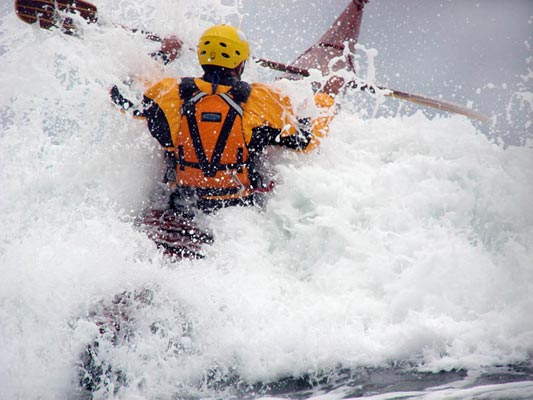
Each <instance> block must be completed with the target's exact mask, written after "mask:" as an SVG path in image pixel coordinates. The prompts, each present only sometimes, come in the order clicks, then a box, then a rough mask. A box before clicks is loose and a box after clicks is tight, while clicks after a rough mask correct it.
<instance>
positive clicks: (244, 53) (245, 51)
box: [198, 25, 250, 69]
mask: <svg viewBox="0 0 533 400" xmlns="http://www.w3.org/2000/svg"><path fill="white" fill-rule="evenodd" d="M249 57H250V44H249V43H248V41H247V40H246V36H244V33H242V32H241V31H240V30H238V29H237V28H234V27H233V26H230V25H215V26H213V27H211V28H209V29H208V30H206V31H205V32H204V33H203V34H202V37H201V38H200V42H199V43H198V60H199V61H200V64H201V65H218V66H219V67H226V68H230V69H233V68H236V67H238V66H239V64H241V63H242V62H243V61H246V60H248V58H249Z"/></svg>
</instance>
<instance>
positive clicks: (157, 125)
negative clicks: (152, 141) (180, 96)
mask: <svg viewBox="0 0 533 400" xmlns="http://www.w3.org/2000/svg"><path fill="white" fill-rule="evenodd" d="M143 105H144V110H143V114H144V117H145V118H146V122H147V124H148V129H149V130H150V133H151V134H152V136H153V137H154V138H156V139H157V141H158V142H159V144H160V145H161V146H163V147H171V146H172V145H173V144H172V136H171V134H170V126H169V124H168V120H167V117H166V116H165V113H164V112H163V110H162V109H161V107H159V104H157V103H156V102H155V101H153V100H151V99H149V98H148V97H146V96H144V99H143Z"/></svg>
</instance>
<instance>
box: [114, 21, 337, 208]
mask: <svg viewBox="0 0 533 400" xmlns="http://www.w3.org/2000/svg"><path fill="white" fill-rule="evenodd" d="M249 56H250V48H249V45H248V42H247V41H246V39H245V37H244V35H243V34H242V33H241V32H240V31H238V30H237V29H235V28H234V27H231V26H229V25H217V26H214V27H212V28H210V29H208V30H207V31H206V32H205V33H204V34H203V35H202V37H201V38H200V42H199V44H198V59H199V62H200V64H201V66H202V68H203V69H204V75H203V76H202V78H181V79H175V78H166V79H163V80H161V81H160V82H158V83H156V84H155V85H153V86H152V87H150V88H149V89H148V90H147V91H146V92H145V97H144V102H143V103H144V104H143V109H142V111H141V112H139V115H141V116H143V117H145V118H146V119H147V123H148V127H149V130H150V132H151V134H152V135H153V136H154V137H155V138H156V139H157V140H158V141H159V143H160V144H161V146H162V147H163V148H164V149H165V158H166V160H167V167H168V169H167V173H166V181H167V183H168V185H169V187H170V188H171V190H172V196H171V207H173V208H174V209H176V210H179V211H184V212H187V211H188V208H190V207H196V208H199V209H201V210H204V211H212V210H216V209H218V208H220V207H226V206H233V205H251V204H254V202H255V201H254V199H255V197H256V194H257V192H261V191H264V190H266V189H267V188H268V187H269V186H270V185H269V183H270V182H263V177H262V175H261V173H260V171H259V169H258V166H257V161H258V157H259V156H260V155H261V154H262V153H263V151H264V149H265V148H266V147H267V146H270V145H272V146H282V147H286V148H290V149H294V150H303V151H305V150H309V149H311V148H313V147H316V145H317V144H318V143H319V140H320V137H322V136H323V135H324V134H325V133H326V131H327V125H328V122H329V120H330V119H331V106H332V105H333V99H332V98H331V97H329V96H328V95H326V94H325V93H319V94H317V95H316V96H315V102H316V104H317V106H318V107H319V108H321V109H323V111H324V113H323V115H322V116H319V117H317V118H314V119H310V118H303V119H297V118H296V116H295V115H294V112H293V110H292V107H291V102H290V99H289V98H288V97H287V96H284V95H283V94H282V93H280V92H279V91H277V90H276V89H274V88H272V87H271V86H268V85H264V84H257V83H254V84H251V85H250V84H248V83H246V82H244V81H241V75H242V72H243V70H244V67H245V64H246V61H247V60H248V58H249ZM113 100H114V101H115V103H117V104H119V105H121V106H124V103H125V102H127V100H125V99H124V98H122V96H120V94H119V93H118V92H115V95H114V96H113Z"/></svg>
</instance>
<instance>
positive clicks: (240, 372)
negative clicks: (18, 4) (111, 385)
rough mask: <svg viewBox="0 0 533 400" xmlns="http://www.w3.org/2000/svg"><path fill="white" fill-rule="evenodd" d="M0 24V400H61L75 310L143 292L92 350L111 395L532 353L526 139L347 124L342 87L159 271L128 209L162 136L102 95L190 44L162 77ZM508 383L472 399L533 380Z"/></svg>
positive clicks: (452, 128)
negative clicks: (108, 374) (235, 205)
mask: <svg viewBox="0 0 533 400" xmlns="http://www.w3.org/2000/svg"><path fill="white" fill-rule="evenodd" d="M102 3H103V4H102V5H101V6H102V7H103V8H104V9H105V7H106V6H110V5H111V4H112V2H107V3H106V2H102ZM113 4H114V3H113ZM120 4H122V3H120ZM124 4H126V5H127V4H129V3H127V2H124ZM150 4H151V3H150V2H147V3H146V5H145V6H143V7H140V6H139V7H138V8H127V7H126V8H124V10H126V11H124V12H125V13H129V14H128V15H129V16H130V17H131V19H132V20H133V21H135V16H138V15H141V16H145V17H146V18H145V23H146V24H147V25H148V26H147V28H149V29H150V28H151V26H150V23H151V22H152V21H153V20H160V19H161V20H164V18H163V16H162V15H160V13H161V12H162V11H161V10H166V11H167V12H169V13H175V15H177V13H183V14H184V15H185V12H186V11H187V10H189V11H190V10H191V9H192V10H197V9H196V8H192V5H190V6H188V7H189V8H188V9H187V8H186V9H185V10H184V9H180V10H179V11H178V10H174V9H173V8H172V7H170V3H169V4H166V3H165V5H164V7H162V8H157V9H156V8H155V7H154V8H150ZM200 5H201V6H202V7H204V6H205V8H206V9H208V7H211V6H217V7H219V9H220V10H222V11H223V12H225V13H227V15H230V11H231V9H230V8H228V7H227V6H226V7H222V6H220V5H219V4H218V1H216V2H213V1H203V2H201V4H200ZM130 7H131V5H130ZM202 7H200V8H202ZM202 10H203V8H202ZM115 12H116V11H115ZM195 12H198V11H195ZM202 12H205V10H203V11H202ZM110 13H111V11H110ZM111 14H112V13H111ZM193 15H195V14H193ZM113 16H114V17H115V18H118V17H120V16H121V15H120V14H117V15H113ZM237 17H238V16H237ZM192 20H193V19H192ZM206 24H207V22H206V23H205V24H204V23H198V26H194V27H193V29H191V31H192V32H191V36H194V35H198V34H199V32H201V30H202V28H203V26H204V25H206ZM1 29H2V32H1V40H2V42H1V45H2V48H3V50H2V54H1V57H2V58H1V62H2V71H3V73H2V74H1V76H0V82H1V83H0V86H1V87H2V91H1V92H0V118H1V128H2V130H1V133H0V160H1V164H0V188H1V189H0V190H1V196H0V226H1V228H0V269H1V279H0V360H1V362H0V387H2V391H1V393H0V398H2V399H13V398H20V399H23V398H24V399H36V398H43V399H53V398H65V397H66V396H67V395H68V394H69V393H71V391H72V390H73V389H72V388H73V387H74V386H75V381H76V379H77V375H76V373H77V372H76V369H75V367H74V366H75V365H76V363H77V362H78V359H79V354H80V352H81V351H82V350H83V349H84V348H85V346H86V345H87V344H88V343H89V342H90V341H91V340H92V338H93V337H94V335H95V334H96V333H97V331H98V327H97V326H96V325H95V323H94V322H93V321H92V320H91V318H89V317H88V314H89V312H90V310H91V309H92V307H93V306H94V305H95V304H97V303H98V302H99V301H100V300H103V301H107V302H109V301H110V299H112V298H113V296H114V295H116V294H118V293H121V292H123V291H126V290H135V289H139V288H142V287H146V286H148V287H150V288H152V290H153V292H154V299H153V301H152V302H151V303H150V304H149V305H143V304H139V307H138V308H137V309H135V310H134V311H133V312H134V314H135V316H136V317H137V323H136V324H137V325H135V330H136V334H135V336H134V338H133V339H132V341H131V343H130V345H128V346H122V347H118V348H114V347H112V346H109V347H108V348H105V352H107V353H105V354H107V357H108V360H111V361H112V362H113V363H114V364H115V365H117V366H119V367H121V368H122V369H123V370H124V371H126V373H127V374H128V377H129V379H131V385H130V387H129V388H128V389H125V390H124V391H122V392H119V394H118V395H117V396H118V398H134V397H135V396H136V397H137V398H157V396H163V397H164V396H168V395H169V393H175V392H179V391H180V390H184V391H185V392H186V393H191V391H192V390H193V389H192V388H196V389H194V390H197V391H198V392H197V394H198V395H199V396H202V393H204V392H202V390H201V389H198V388H197V386H198V383H199V382H202V381H205V377H206V376H207V375H208V374H211V375H212V376H214V377H215V378H213V379H215V380H216V375H217V374H219V375H220V376H221V377H223V376H228V375H236V376H239V377H240V379H242V380H243V381H245V382H249V383H253V382H258V381H269V380H276V379H279V378H282V377H286V376H298V375H301V374H306V373H311V374H312V373H314V372H320V371H327V370H332V369H335V368H338V367H339V366H342V367H345V368H356V367H359V366H369V365H371V366H380V365H387V364H388V363H389V362H390V361H398V360H400V361H409V362H412V363H414V364H416V365H418V367H419V369H420V370H427V371H438V370H440V369H452V368H467V369H470V370H476V369H479V368H481V367H483V366H488V365H496V364H498V365H499V364H506V363H516V362H521V361H524V360H527V359H528V358H529V357H530V355H531V352H532V351H533V319H532V318H531V315H533V295H532V293H533V213H531V211H530V208H531V199H532V198H533V186H532V185H533V147H532V146H531V144H526V145H525V146H522V147H514V146H509V147H507V148H503V147H502V146H500V145H498V144H495V143H492V142H491V141H489V140H487V138H486V137H485V136H484V135H482V134H481V133H479V132H478V131H477V130H476V128H475V127H474V126H473V125H472V124H471V123H470V122H469V121H468V120H466V119H465V118H463V117H457V116H454V117H450V116H443V117H436V118H434V119H431V120H430V119H428V118H427V117H425V116H424V115H422V114H415V115H412V116H408V117H396V118H379V119H364V118H360V115H362V114H364V111H360V112H359V111H358V105H357V104H355V103H353V102H354V98H353V97H350V99H349V101H350V102H351V103H350V104H344V108H343V109H341V111H340V112H339V115H338V116H337V118H336V119H335V121H334V123H333V124H332V126H331V134H330V136H329V137H328V138H327V140H325V141H324V143H323V146H322V147H321V149H320V151H318V152H315V153H313V154H309V155H302V154H294V153H279V152H272V154H270V155H269V159H270V161H271V166H270V168H271V171H272V173H273V174H274V176H275V180H276V182H277V186H276V189H275V191H274V192H273V193H271V194H270V195H269V198H268V201H267V205H266V207H265V209H263V210H259V209H253V208H249V209H228V210H223V211H222V212H220V213H218V214H217V215H214V216H209V217H206V220H205V221H204V222H205V223H207V224H208V225H209V226H210V227H211V229H212V230H213V232H214V234H215V237H216V241H215V243H214V244H213V245H212V246H207V247H206V253H207V257H206V258H205V259H203V260H196V261H183V262H180V263H176V264H170V263H168V261H166V260H165V259H163V258H162V257H161V255H160V253H159V252H158V250H157V249H156V247H155V245H154V244H153V243H152V242H151V241H150V240H149V239H148V238H147V237H146V236H145V235H144V234H143V233H140V232H138V231H136V230H135V229H134V227H133V224H132V222H131V218H132V217H133V216H135V215H137V214H138V213H139V212H140V211H141V210H142V209H144V208H145V207H147V206H148V204H147V202H148V199H150V197H151V194H152V193H154V192H155V191H156V190H157V188H158V181H159V180H160V173H161V171H160V170H161V159H160V155H159V152H158V148H157V146H156V144H155V143H154V141H153V139H151V137H150V136H149V134H148V132H147V130H146V128H145V126H144V124H143V123H142V122H141V121H136V120H133V119H131V118H128V117H125V116H123V115H121V114H120V112H118V111H117V110H116V109H115V108H114V107H113V106H111V104H110V102H109V100H108V89H109V87H110V86H111V85H112V84H114V83H117V82H118V83H119V82H120V81H121V80H122V79H124V78H125V77H126V76H128V75H130V76H132V75H142V76H146V75H149V76H151V77H152V78H155V77H158V76H162V74H164V73H187V74H193V73H195V71H196V67H195V66H194V54H193V53H192V52H185V54H184V56H183V61H182V62H181V63H180V64H179V65H177V66H170V67H167V68H166V69H165V70H161V68H160V67H158V66H157V65H156V64H154V63H153V62H152V61H151V60H150V58H149V57H148V56H146V55H145V54H146V53H148V52H149V50H151V49H152V48H153V44H150V43H145V42H143V41H140V40H138V38H134V37H132V35H130V34H127V33H126V32H124V31H121V30H116V29H108V28H98V29H96V28H90V27H88V28H86V32H85V35H86V36H87V37H89V38H90V39H91V40H78V39H76V38H72V37H67V36H64V35H61V34H59V33H58V32H46V31H42V30H38V29H37V28H30V27H29V26H27V25H24V24H21V23H20V22H19V21H17V20H16V17H15V16H14V15H9V16H7V17H5V18H4V19H3V20H2V28H1ZM184 29H185V28H184ZM191 41H192V40H191ZM196 72H197V71H196ZM259 75H260V72H259V71H258V69H257V67H254V66H250V70H249V72H248V78H249V79H254V78H258V76H259ZM284 87H285V88H289V87H290V85H289V84H284ZM132 95H134V96H135V92H134V91H133V90H132ZM136 95H137V96H138V93H137V94H136ZM296 97H298V96H296ZM355 99H357V98H355ZM154 321H155V322H156V323H157V326H159V328H158V329H159V330H158V331H157V332H158V333H156V334H154V333H153V326H154V325H153V323H154ZM104 357H105V356H104ZM509 385H510V386H508V387H505V388H504V387H502V386H499V387H497V388H495V389H494V390H493V391H492V392H488V393H489V394H486V393H485V394H483V393H484V392H482V389H478V392H476V393H478V394H479V393H481V395H480V397H479V396H478V397H476V398H494V397H497V394H495V393H499V392H498V391H501V390H507V389H508V390H509V393H514V395H516V396H517V398H524V397H523V394H524V393H526V392H527V391H528V390H530V389H531V385H530V384H528V383H523V384H514V386H513V384H509ZM528 385H529V386H528ZM465 390H466V389H465ZM470 390H471V392H472V393H474V392H475V389H470ZM464 393H466V394H468V393H470V392H464ZM490 393H492V394H490ZM446 395H447V396H448V398H456V397H454V392H449V393H448V392H447V394H446ZM329 396H333V397H331V398H340V397H341V395H340V394H338V396H337V397H335V396H336V395H335V393H332V394H330V395H329ZM416 396H418V397H415V398H424V399H426V398H428V399H429V398H433V397H431V394H427V393H426V394H423V393H422V394H421V393H418V394H417V395H416ZM474 396H477V394H475V393H474V394H472V397H474ZM483 396H485V397H483ZM491 396H492V397H491ZM520 396H522V397H520Z"/></svg>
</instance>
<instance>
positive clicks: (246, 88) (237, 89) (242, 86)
mask: <svg viewBox="0 0 533 400" xmlns="http://www.w3.org/2000/svg"><path fill="white" fill-rule="evenodd" d="M251 92H252V86H251V85H250V84H249V83H248V82H244V81H239V82H237V83H236V84H235V85H233V86H232V88H231V89H230V90H228V93H229V94H230V95H231V97H232V98H233V100H235V101H236V102H237V103H240V104H244V103H246V102H247V101H248V97H250V93H251Z"/></svg>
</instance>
